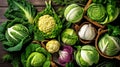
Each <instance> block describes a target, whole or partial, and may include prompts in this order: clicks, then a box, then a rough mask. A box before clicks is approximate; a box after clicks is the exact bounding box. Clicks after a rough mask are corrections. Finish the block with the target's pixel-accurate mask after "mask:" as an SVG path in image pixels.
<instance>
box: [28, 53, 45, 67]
mask: <svg viewBox="0 0 120 67" xmlns="http://www.w3.org/2000/svg"><path fill="white" fill-rule="evenodd" d="M45 61H46V57H45V55H44V54H42V53H39V52H33V53H31V54H30V56H29V57H28V59H27V63H26V67H30V66H33V67H40V66H42V65H43V64H44V62H45Z"/></svg>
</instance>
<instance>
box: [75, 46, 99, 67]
mask: <svg viewBox="0 0 120 67" xmlns="http://www.w3.org/2000/svg"><path fill="white" fill-rule="evenodd" d="M74 56H75V60H76V62H77V64H78V65H80V66H81V67H89V66H92V65H93V64H97V63H98V61H99V53H98V52H97V50H96V48H95V47H94V46H90V45H85V46H83V47H81V46H79V47H77V51H76V53H75V54H74Z"/></svg>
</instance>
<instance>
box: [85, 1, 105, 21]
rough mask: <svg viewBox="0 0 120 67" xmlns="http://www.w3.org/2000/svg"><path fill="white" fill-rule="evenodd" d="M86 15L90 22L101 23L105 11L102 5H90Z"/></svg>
mask: <svg viewBox="0 0 120 67" xmlns="http://www.w3.org/2000/svg"><path fill="white" fill-rule="evenodd" d="M87 15H88V17H89V18H91V19H92V20H95V21H98V22H102V21H104V20H105V18H106V10H105V7H104V6H103V5H102V4H95V3H93V4H91V5H90V6H89V8H88V10H87Z"/></svg>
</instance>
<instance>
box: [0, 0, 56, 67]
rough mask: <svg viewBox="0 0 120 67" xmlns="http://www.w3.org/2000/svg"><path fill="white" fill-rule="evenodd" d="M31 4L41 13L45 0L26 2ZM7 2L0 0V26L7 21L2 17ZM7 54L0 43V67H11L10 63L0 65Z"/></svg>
mask: <svg viewBox="0 0 120 67" xmlns="http://www.w3.org/2000/svg"><path fill="white" fill-rule="evenodd" d="M28 1H29V2H31V3H32V4H33V5H34V6H35V7H36V9H37V10H38V11H41V10H43V9H44V8H45V0H28ZM54 6H55V5H54ZM7 7H8V5H7V0H0V24H1V23H2V22H4V21H6V20H7V19H6V18H5V16H4V13H5V11H6V9H7ZM6 53H7V52H6V51H5V50H3V48H2V44H1V42H0V67H12V65H11V64H10V63H7V62H6V63H2V56H3V55H5V54H6Z"/></svg>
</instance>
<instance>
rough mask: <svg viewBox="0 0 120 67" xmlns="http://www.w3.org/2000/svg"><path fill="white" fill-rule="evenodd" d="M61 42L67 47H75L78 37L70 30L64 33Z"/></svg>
mask: <svg viewBox="0 0 120 67" xmlns="http://www.w3.org/2000/svg"><path fill="white" fill-rule="evenodd" d="M61 40H62V42H63V43H65V44H67V45H74V44H75V43H76V42H77V40H78V36H77V34H76V32H75V31H74V30H73V29H70V28H68V29H65V30H64V31H63V32H62V34H61Z"/></svg>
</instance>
